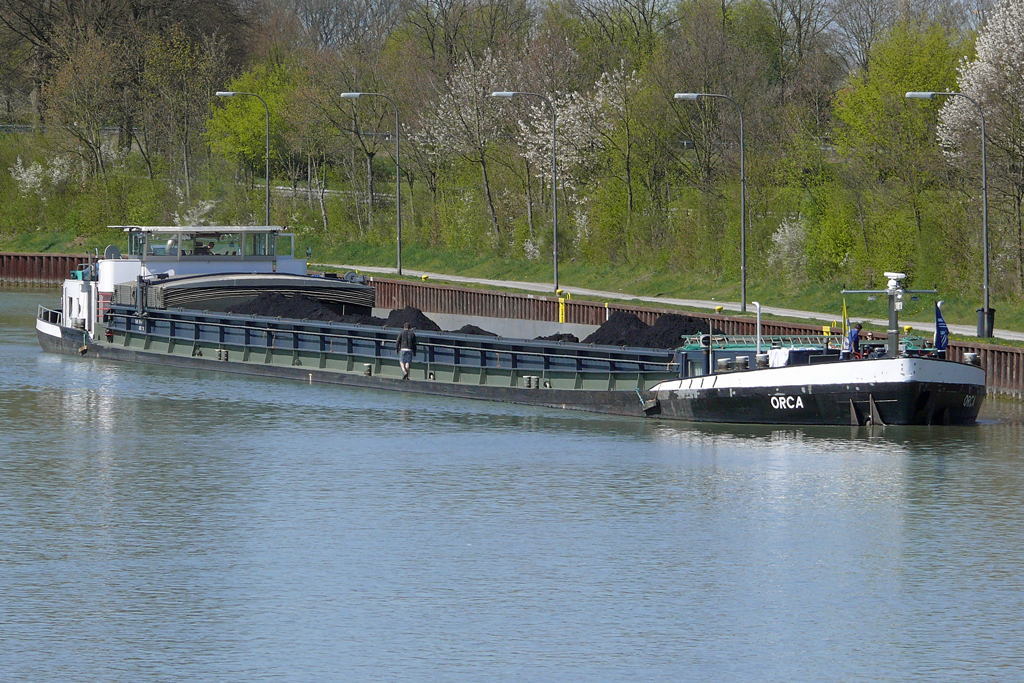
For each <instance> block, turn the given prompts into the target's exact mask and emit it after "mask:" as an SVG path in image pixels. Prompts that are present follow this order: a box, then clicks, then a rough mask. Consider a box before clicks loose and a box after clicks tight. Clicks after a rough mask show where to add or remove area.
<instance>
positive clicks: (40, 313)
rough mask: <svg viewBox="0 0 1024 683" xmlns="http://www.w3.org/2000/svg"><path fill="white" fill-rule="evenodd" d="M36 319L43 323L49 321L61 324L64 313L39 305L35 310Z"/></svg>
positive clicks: (52, 323) (53, 323)
mask: <svg viewBox="0 0 1024 683" xmlns="http://www.w3.org/2000/svg"><path fill="white" fill-rule="evenodd" d="M36 319H37V320H42V321H43V322H45V323H50V324H51V325H63V324H64V313H63V312H61V311H55V310H54V309H52V308H46V307H45V306H40V307H39V310H37V311H36Z"/></svg>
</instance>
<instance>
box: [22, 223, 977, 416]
mask: <svg viewBox="0 0 1024 683" xmlns="http://www.w3.org/2000/svg"><path fill="white" fill-rule="evenodd" d="M119 227H121V229H123V230H125V231H126V232H127V233H128V238H129V240H128V241H129V250H128V251H129V253H128V254H127V255H124V256H122V255H121V254H120V253H119V252H118V250H117V249H115V248H113V247H108V249H107V250H106V252H105V254H104V256H103V258H99V257H97V259H96V260H95V261H94V262H88V263H84V264H82V266H81V267H80V268H79V269H77V270H76V271H75V272H74V273H72V277H71V278H69V279H68V280H67V281H65V283H64V285H63V288H62V296H61V305H60V307H59V308H57V307H55V308H47V307H44V306H40V307H39V312H38V316H37V321H36V330H37V336H38V339H39V342H40V345H41V346H42V348H43V349H44V350H46V351H50V352H56V353H63V354H67V355H77V356H94V357H98V358H104V359H110V360H114V361H129V362H140V363H153V364H160V365H171V366H178V367H189V368H197V369H204V370H216V371H226V372H235V373H244V374H251V375H261V376H268V377H279V378H286V379H293V380H300V381H309V382H324V383H332V384H339V385H348V386H359V387H369V388H377V389H390V390H399V391H406V392H413V393H424V394H436V395H443V396H454V397H461V398H476V399H485V400H491V401H501V402H509V403H521V404H529V405H538V406H547V407H554V408H565V409H573V410H582V411H589V412H597V413H605V414H613V415H623V416H633V417H646V418H661V419H674V420H687V421H702V422H704V421H707V422H731V423H763V424H832V425H864V424H876V425H877V424H970V423H973V422H974V421H975V419H976V417H977V414H978V410H980V408H981V403H982V401H983V400H984V396H985V373H984V371H983V370H981V368H979V367H976V366H975V365H971V364H969V363H958V362H953V361H947V360H943V359H940V358H937V357H934V354H931V355H929V353H928V351H927V349H923V348H920V347H914V346H913V345H912V344H909V343H907V342H906V340H904V342H903V343H902V344H900V343H899V340H898V338H897V337H895V336H892V335H891V338H890V340H889V344H888V346H887V348H886V351H885V354H886V356H885V357H883V358H870V359H866V360H859V361H840V360H839V357H838V350H837V349H836V348H834V347H835V346H836V341H837V340H836V339H835V338H829V337H822V338H817V339H809V338H803V339H781V338H777V339H758V340H756V341H754V340H729V339H726V338H723V337H720V336H713V335H710V334H708V335H701V336H700V337H695V338H692V339H689V340H684V339H680V340H679V345H678V346H677V347H676V348H670V349H649V348H638V347H637V348H634V347H629V346H625V347H624V346H607V345H598V344H586V343H573V342H564V341H550V340H541V339H532V340H531V339H514V338H501V337H483V336H479V335H472V334H459V333H453V332H430V331H423V330H417V331H416V334H417V338H418V344H417V346H418V349H417V353H416V356H415V358H414V362H413V367H412V372H411V374H410V381H403V380H402V372H401V370H400V368H399V358H398V353H397V349H395V344H394V341H395V338H396V335H397V333H398V330H396V329H394V328H388V327H381V326H379V325H373V324H363V323H358V322H344V321H343V322H337V321H323V320H304V319H296V318H293V317H277V316H267V315H259V314H255V315H253V314H240V313H233V312H231V311H232V310H234V309H235V308H237V304H238V303H239V302H244V301H246V300H249V299H253V298H254V297H256V296H258V295H259V294H261V293H267V292H274V293H277V294H279V295H281V296H285V297H293V298H298V297H302V298H305V299H313V300H316V301H319V302H321V303H322V304H323V305H325V306H327V307H329V308H330V309H331V310H333V311H335V312H337V313H339V314H343V315H346V316H347V315H354V316H359V315H361V314H363V315H364V314H368V313H369V311H371V310H372V307H373V304H374V300H373V289H372V286H370V285H369V284H367V283H365V282H363V281H362V279H361V278H358V277H350V278H333V277H316V276H310V275H308V273H307V271H306V261H305V260H302V259H298V258H296V257H295V255H294V241H293V237H292V236H291V235H290V234H288V233H287V232H284V231H283V230H282V229H281V228H278V227H273V226H268V227H250V226H245V227H239V226H222V227H210V226H193V227H178V226H174V227H143V226H119ZM893 284H894V283H892V282H890V285H893ZM891 289H892V287H891ZM895 289H896V290H899V286H898V283H895ZM899 291H902V290H899ZM892 294H893V296H895V294H896V292H895V291H893V292H892ZM762 343H764V344H765V345H766V348H767V347H770V346H771V345H773V344H774V345H775V346H776V347H777V349H780V350H782V349H784V350H785V351H786V353H785V355H786V356H787V359H786V362H785V364H783V365H782V366H780V367H768V363H767V362H763V361H764V360H765V357H767V355H768V354H767V353H764V354H762V353H760V348H758V347H760V345H761V344H762ZM775 355H776V356H779V355H781V354H780V353H776V354H775ZM751 357H753V358H754V362H750V359H751Z"/></svg>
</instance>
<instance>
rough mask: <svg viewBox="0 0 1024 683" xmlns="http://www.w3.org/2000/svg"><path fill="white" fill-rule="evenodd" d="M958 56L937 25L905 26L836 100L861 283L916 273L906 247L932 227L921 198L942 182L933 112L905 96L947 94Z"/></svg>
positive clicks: (838, 143) (878, 46)
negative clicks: (877, 275)
mask: <svg viewBox="0 0 1024 683" xmlns="http://www.w3.org/2000/svg"><path fill="white" fill-rule="evenodd" d="M959 54H960V48H959V47H958V45H957V44H956V42H955V41H953V40H952V39H951V38H950V36H949V35H948V33H947V32H946V30H945V29H944V28H943V27H942V26H940V25H938V24H932V25H930V26H924V27H921V26H918V25H916V24H910V23H902V24H900V25H898V26H896V27H894V28H893V29H891V30H890V31H889V32H888V33H886V35H885V36H884V37H883V38H882V39H881V40H879V41H877V42H876V43H875V45H874V46H873V47H872V49H871V54H870V55H869V60H868V68H867V70H866V71H863V72H857V73H854V74H851V75H850V76H849V77H848V79H847V83H846V86H845V87H844V88H843V89H842V90H841V91H840V92H839V94H838V95H837V96H836V103H835V117H836V120H837V128H836V134H835V140H836V147H837V151H838V152H839V153H840V154H841V155H842V156H843V158H844V159H846V160H848V161H849V162H850V163H851V167H849V168H844V169H842V170H841V175H842V177H844V178H845V179H846V180H848V181H850V183H851V184H850V185H849V189H850V192H851V195H852V197H853V200H852V201H853V202H854V203H855V205H856V215H857V220H858V225H859V227H860V231H861V235H860V238H861V239H860V240H858V242H861V243H863V245H864V251H865V258H866V262H864V263H862V264H861V265H862V266H864V272H863V273H862V274H863V276H864V277H865V278H870V277H872V273H873V272H874V271H881V270H884V269H890V270H891V269H897V270H898V269H907V272H913V269H914V268H913V266H914V264H913V263H912V262H911V261H912V260H913V257H912V249H911V245H913V244H914V243H915V242H916V241H917V239H926V237H925V235H927V234H928V233H930V232H931V231H932V229H933V228H934V227H935V223H936V220H937V216H935V215H934V214H933V213H931V207H932V206H933V205H934V202H932V201H929V200H928V199H926V193H927V192H929V190H930V189H933V188H936V187H937V186H938V185H939V184H940V183H941V180H942V178H941V172H942V165H941V159H940V157H939V154H938V149H937V148H936V145H935V144H934V143H933V142H932V139H933V135H934V132H933V123H932V121H933V119H932V116H933V113H932V112H929V111H928V109H927V107H922V106H920V105H919V103H911V104H910V105H908V104H907V102H906V100H905V99H904V96H903V95H904V93H905V92H907V91H908V90H945V89H947V88H948V87H949V86H950V84H951V83H952V82H953V80H954V79H955V73H956V62H957V58H958V56H959ZM872 203H873V204H874V205H873V206H872ZM901 207H909V208H910V210H911V213H910V215H909V216H908V218H909V219H910V220H911V221H912V223H911V224H910V225H903V224H901V219H900V218H899V216H900V215H901V213H902V212H901ZM915 235H916V236H917V237H916V238H915ZM852 243H853V242H852V241H851V244H852ZM876 252H877V253H876ZM933 253H934V252H933ZM901 260H902V262H901Z"/></svg>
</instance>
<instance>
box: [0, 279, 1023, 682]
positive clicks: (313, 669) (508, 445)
mask: <svg viewBox="0 0 1024 683" xmlns="http://www.w3.org/2000/svg"><path fill="white" fill-rule="evenodd" d="M34 310H35V307H34V300H33V299H32V297H30V296H28V295H27V294H26V293H24V292H19V293H13V294H11V293H2V292H0V322H2V323H3V324H2V325H0V355H2V361H3V367H4V368H5V372H4V373H2V374H0V425H3V428H2V429H0V506H2V509H3V511H4V514H3V515H0V543H2V544H3V547H4V548H5V549H6V551H5V556H4V561H3V563H0V575H2V577H3V581H4V600H3V601H0V630H2V632H3V633H4V646H5V647H4V648H3V649H2V651H0V667H2V669H3V671H4V672H5V676H7V677H9V678H11V679H12V680H42V681H46V680H54V681H56V680H68V679H75V680H86V681H94V680H95V681H100V680H112V679H113V680H134V679H140V678H145V679H147V680H172V679H173V680H180V679H181V678H192V679H198V680H214V681H217V680H224V681H237V680H260V679H274V680H357V681H358V680H382V679H384V680H409V679H429V680H453V681H454V680H511V679H517V680H518V679H524V680H564V679H565V678H570V679H580V680H593V681H613V680H622V679H624V678H629V677H632V678H635V677H637V676H638V675H639V676H640V677H641V678H642V679H643V680H645V681H678V680H693V679H701V680H704V679H712V680H730V681H732V680H740V681H743V680H750V681H761V680H830V679H833V678H836V677H837V675H838V676H839V677H841V678H844V679H852V680H905V679H907V678H912V677H926V676H927V677H933V678H956V679H958V680H959V679H965V680H971V679H972V678H973V679H978V678H989V679H997V680H998V679H1009V678H1012V677H1013V676H1014V675H1015V674H1016V672H1018V671H1020V670H1021V667H1022V664H1024V662H1022V661H1021V655H1019V654H1018V648H1017V647H1016V645H1017V643H1016V640H1017V639H1016V635H1017V634H1019V633H1020V632H1021V630H1022V627H1024V618H1022V617H1021V615H1022V614H1024V604H1022V599H1024V598H1022V596H1024V580H1022V578H1021V577H1024V571H1022V570H1024V566H1022V565H1024V550H1022V549H1021V548H1020V544H1019V539H1020V538H1021V537H1022V535H1024V518H1022V516H1021V515H1020V513H1019V511H1020V509H1021V505H1022V503H1024V470H1022V468H1021V467H1020V465H1021V455H1020V447H1019V444H1020V443H1021V442H1022V440H1021V437H1022V434H1021V429H1022V427H1021V423H1020V422H1019V421H1011V420H1006V419H1003V418H1002V417H1000V416H1002V415H1006V414H1011V415H1012V413H1013V410H1014V408H1013V407H1012V406H1009V407H1006V406H1003V405H1002V404H997V405H996V410H995V412H994V414H995V415H996V419H997V420H1000V421H998V422H993V423H990V424H982V425H979V426H977V427H975V428H943V429H934V428H932V429H929V428H899V429H896V428H887V429H884V430H874V431H872V430H868V429H864V428H861V429H851V428H793V427H772V426H763V427H744V426H723V425H686V424H674V423H660V422H650V421H644V420H629V419H617V418H606V417H601V416H596V415H587V414H579V413H570V412H561V411H554V410H547V409H537V408H530V407H523V406H507V405H500V404H489V403H483V402H474V401H460V400H446V399H439V398H437V397H422V396H410V395H404V394H399V393H389V392H376V391H369V390H359V389H343V388H339V387H329V386H322V385H309V384H303V383H300V382H286V381H274V380H267V379H261V378H253V377H245V376H233V375H227V374H223V373H214V374H206V373H202V372H196V371H189V370H178V369H168V368H159V367H147V366H129V365H117V364H112V363H105V362H103V361H98V360H95V359H88V358H86V359H80V358H62V357H58V356H51V355H43V354H41V353H40V352H39V351H38V348H37V346H36V344H35V340H34V336H33V333H32V330H31V324H32V316H33V314H34ZM641 671H642V673H640V672H641ZM837 671H838V672H842V673H841V674H836V672H837Z"/></svg>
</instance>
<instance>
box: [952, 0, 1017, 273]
mask: <svg viewBox="0 0 1024 683" xmlns="http://www.w3.org/2000/svg"><path fill="white" fill-rule="evenodd" d="M975 48H976V50H977V57H976V58H975V59H974V60H973V61H965V62H964V63H963V64H962V65H961V67H960V75H959V79H958V90H959V92H962V93H963V94H964V95H967V96H968V97H970V98H971V99H973V100H974V101H975V102H977V103H978V104H979V105H980V106H981V108H982V110H983V111H984V113H985V122H986V124H987V125H986V127H987V134H988V138H987V151H988V163H989V169H990V172H989V186H990V188H991V189H992V190H993V192H994V194H995V201H994V202H993V208H994V209H995V210H996V212H998V213H1002V214H1003V216H1004V217H1005V220H1006V227H1007V228H1008V230H1004V231H1000V232H999V233H997V234H996V235H995V240H996V244H995V249H994V252H995V253H1005V252H1006V251H1010V252H1011V253H1013V254H1014V257H1013V263H1014V271H1015V277H1014V281H1013V283H1012V287H1013V289H1014V291H1016V292H1020V291H1021V289H1022V288H1024V81H1022V80H1021V74H1022V73H1024V2H1022V0H1002V2H1001V3H1000V4H999V5H998V6H997V7H996V9H995V10H994V11H993V12H992V14H991V16H990V17H989V21H988V24H987V25H986V26H985V28H984V29H983V30H982V32H981V34H980V35H979V36H978V41H977V44H976V46H975ZM980 123H981V122H980V119H979V116H978V110H977V109H976V108H975V107H974V105H973V104H972V103H971V102H969V101H967V100H966V99H964V98H962V97H951V98H949V101H948V102H946V103H945V104H944V106H943V107H942V110H941V112H940V114H939V127H938V136H939V140H940V141H941V142H942V144H943V145H944V146H945V147H947V148H948V149H949V150H950V153H949V157H950V158H951V159H952V160H953V161H954V162H955V163H956V164H957V165H958V166H959V167H961V168H964V169H971V170H969V171H968V172H969V173H970V174H971V175H972V176H973V177H975V178H977V172H976V171H975V170H973V169H976V168H977V160H978V159H979V158H980V154H979V150H978V147H979V145H980ZM990 239H992V236H990Z"/></svg>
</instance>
